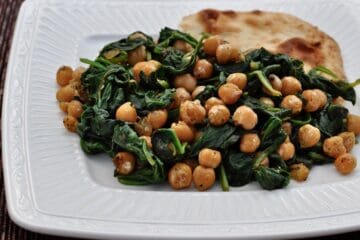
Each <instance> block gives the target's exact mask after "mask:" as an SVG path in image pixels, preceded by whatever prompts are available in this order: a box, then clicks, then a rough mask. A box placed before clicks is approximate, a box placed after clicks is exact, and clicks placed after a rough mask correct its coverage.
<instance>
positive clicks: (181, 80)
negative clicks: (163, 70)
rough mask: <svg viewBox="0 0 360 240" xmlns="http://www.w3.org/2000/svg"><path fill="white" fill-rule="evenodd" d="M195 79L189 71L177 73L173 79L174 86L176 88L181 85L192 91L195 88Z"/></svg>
mask: <svg viewBox="0 0 360 240" xmlns="http://www.w3.org/2000/svg"><path fill="white" fill-rule="evenodd" d="M196 85H197V81H196V78H194V77H193V76H192V75H191V74H190V73H186V74H182V75H178V76H176V77H175V79H174V86H175V87H176V88H179V87H183V88H185V89H186V91H188V92H190V93H191V92H193V91H194V89H195V88H196Z"/></svg>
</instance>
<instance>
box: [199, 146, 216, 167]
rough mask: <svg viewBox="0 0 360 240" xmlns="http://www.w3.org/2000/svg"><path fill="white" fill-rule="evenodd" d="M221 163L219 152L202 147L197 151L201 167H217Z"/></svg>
mask: <svg viewBox="0 0 360 240" xmlns="http://www.w3.org/2000/svg"><path fill="white" fill-rule="evenodd" d="M220 163H221V153H220V152H219V151H216V150H212V149H210V148H203V149H201V151H200V152H199V164H200V165H201V166H203V167H208V168H217V167H218V166H219V165H220Z"/></svg>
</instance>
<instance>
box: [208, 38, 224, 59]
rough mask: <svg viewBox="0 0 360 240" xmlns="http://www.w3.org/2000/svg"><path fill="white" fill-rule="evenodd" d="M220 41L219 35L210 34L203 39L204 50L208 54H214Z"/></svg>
mask: <svg viewBox="0 0 360 240" xmlns="http://www.w3.org/2000/svg"><path fill="white" fill-rule="evenodd" d="M221 43H222V40H221V39H220V38H219V36H211V37H209V38H207V39H205V40H204V43H203V47H204V52H205V53H206V54H208V55H210V56H215V55H216V49H217V48H218V46H219V45H220V44H221Z"/></svg>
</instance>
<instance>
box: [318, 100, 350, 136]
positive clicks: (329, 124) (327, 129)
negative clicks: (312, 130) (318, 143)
mask: <svg viewBox="0 0 360 240" xmlns="http://www.w3.org/2000/svg"><path fill="white" fill-rule="evenodd" d="M348 112H349V111H348V110H347V109H346V108H344V107H342V106H339V105H335V104H328V105H327V106H326V107H325V108H324V109H323V110H322V111H320V112H315V113H314V114H313V117H312V124H313V125H314V126H315V127H317V128H319V129H320V131H321V133H322V134H324V135H326V136H328V137H331V136H334V135H337V134H339V133H341V132H343V131H345V130H346V124H345V120H346V117H347V115H348Z"/></svg>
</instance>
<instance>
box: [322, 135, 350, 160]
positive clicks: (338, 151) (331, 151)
mask: <svg viewBox="0 0 360 240" xmlns="http://www.w3.org/2000/svg"><path fill="white" fill-rule="evenodd" d="M323 151H324V153H325V154H326V155H328V156H329V157H333V158H337V157H339V156H340V155H342V154H344V153H346V148H345V146H344V142H343V139H342V137H339V136H334V137H329V138H327V139H325V141H324V145H323Z"/></svg>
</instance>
